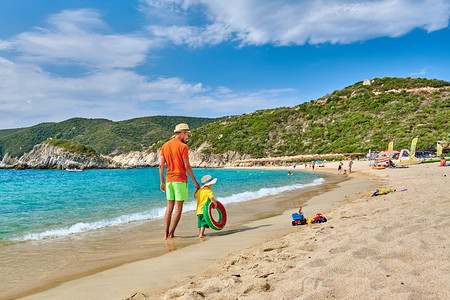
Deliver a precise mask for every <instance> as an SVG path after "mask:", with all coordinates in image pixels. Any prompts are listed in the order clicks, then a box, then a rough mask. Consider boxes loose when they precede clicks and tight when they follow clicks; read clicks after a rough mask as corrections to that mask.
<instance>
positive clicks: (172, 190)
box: [166, 182, 189, 201]
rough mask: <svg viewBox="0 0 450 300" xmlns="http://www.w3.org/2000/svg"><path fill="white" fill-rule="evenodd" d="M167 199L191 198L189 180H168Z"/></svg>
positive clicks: (180, 199)
mask: <svg viewBox="0 0 450 300" xmlns="http://www.w3.org/2000/svg"><path fill="white" fill-rule="evenodd" d="M166 198H167V200H175V201H184V200H188V199H189V192H188V184H187V182H167V183H166Z"/></svg>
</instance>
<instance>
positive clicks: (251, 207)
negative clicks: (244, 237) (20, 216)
mask: <svg viewBox="0 0 450 300" xmlns="http://www.w3.org/2000/svg"><path fill="white" fill-rule="evenodd" d="M325 177H326V182H325V183H324V184H322V185H320V186H317V187H308V188H303V189H300V190H297V191H291V192H286V193H284V194H278V195H275V196H269V197H265V198H261V199H257V200H252V201H248V202H241V203H239V204H236V203H234V204H228V205H227V211H228V215H229V221H228V224H227V227H226V228H225V229H224V230H223V231H218V232H214V231H211V230H207V234H208V235H209V237H208V238H206V239H205V240H203V241H200V240H199V239H198V237H197V228H196V227H195V225H196V216H195V215H194V212H187V213H184V214H183V217H182V219H181V222H180V224H179V226H178V229H177V232H176V234H177V235H178V236H180V237H181V238H179V239H175V240H172V241H169V242H165V241H164V240H163V239H162V234H163V232H164V231H163V223H162V220H153V221H144V222H134V223H131V224H127V225H125V226H120V227H112V228H105V229H102V230H97V231H94V232H87V233H83V234H77V235H74V236H71V237H69V238H67V237H66V238H61V239H52V240H42V241H28V242H21V243H15V244H12V245H8V246H7V247H2V248H0V261H2V262H5V264H2V265H1V266H0V273H1V274H4V275H5V276H2V277H3V280H2V289H0V299H13V298H18V297H23V296H26V295H32V294H35V293H39V292H42V291H45V290H48V289H50V288H54V287H56V286H58V285H60V284H61V283H63V282H67V281H70V280H74V279H78V278H82V277H86V276H89V275H92V274H96V273H99V272H102V271H104V270H108V269H111V268H114V267H118V266H122V265H124V264H127V263H131V262H136V261H142V260H145V259H149V258H152V257H158V256H161V255H164V254H167V253H169V252H172V251H175V250H177V251H179V250H180V249H182V248H184V247H186V246H190V245H196V244H200V243H203V242H205V241H209V240H212V238H214V237H219V236H227V235H232V234H234V233H238V232H243V231H252V230H253V228H252V226H251V225H249V222H251V221H254V220H260V219H265V218H268V217H272V216H275V215H279V214H281V213H282V212H284V211H285V210H286V209H291V208H292V207H294V210H295V208H297V207H299V206H300V205H301V203H303V202H305V201H306V200H307V199H308V198H310V197H312V196H314V195H317V194H318V193H323V192H326V191H330V190H332V189H334V188H336V186H337V184H338V183H339V182H340V181H341V180H343V178H338V177H335V176H327V175H325ZM177 251H176V252H177Z"/></svg>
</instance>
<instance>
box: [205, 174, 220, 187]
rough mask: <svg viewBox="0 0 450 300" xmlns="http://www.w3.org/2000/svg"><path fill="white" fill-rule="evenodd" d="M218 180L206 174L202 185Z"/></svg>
mask: <svg viewBox="0 0 450 300" xmlns="http://www.w3.org/2000/svg"><path fill="white" fill-rule="evenodd" d="M216 182H217V178H212V176H211V175H205V176H203V177H202V187H205V186H206V185H210V184H214V183H216Z"/></svg>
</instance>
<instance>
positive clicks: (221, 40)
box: [0, 0, 450, 128]
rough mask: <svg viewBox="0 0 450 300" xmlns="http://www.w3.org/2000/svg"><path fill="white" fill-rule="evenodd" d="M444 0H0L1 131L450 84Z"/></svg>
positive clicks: (238, 110) (227, 111) (218, 112)
mask: <svg viewBox="0 0 450 300" xmlns="http://www.w3.org/2000/svg"><path fill="white" fill-rule="evenodd" d="M449 18H450V2H449V1H448V0H428V1H419V0H365V1H342V0H334V1H332V0H321V1H303V0H299V1H292V0H279V1H269V0H227V1H219V0H166V1H162V0H110V1H98V0H90V1H87V0H65V1H60V0H3V1H1V2H0V128H15V127H24V126H31V125H35V124H38V123H41V122H58V121H62V120H65V119H68V118H72V117H86V118H107V119H111V120H124V119H130V118H135V117H142V116H151V115H185V116H199V117H218V116H225V115H234V114H242V113H249V112H252V111H254V110H257V109H264V108H273V107H280V106H294V105H297V104H300V103H302V102H305V101H310V100H315V99H317V98H319V97H321V96H323V95H325V94H327V93H330V92H332V91H334V90H336V89H341V88H343V87H345V86H348V85H351V84H353V83H355V82H358V81H361V80H364V79H366V78H374V77H384V76H392V77H394V76H395V77H408V76H410V77H425V78H438V79H444V80H450V55H449V53H450V28H449Z"/></svg>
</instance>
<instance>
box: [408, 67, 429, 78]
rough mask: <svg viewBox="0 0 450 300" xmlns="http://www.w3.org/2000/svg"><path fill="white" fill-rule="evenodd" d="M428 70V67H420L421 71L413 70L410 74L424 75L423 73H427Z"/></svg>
mask: <svg viewBox="0 0 450 300" xmlns="http://www.w3.org/2000/svg"><path fill="white" fill-rule="evenodd" d="M427 72H428V67H424V68H422V69H420V71H419V72H413V73H411V74H410V75H411V76H423V75H425V74H427Z"/></svg>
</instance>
